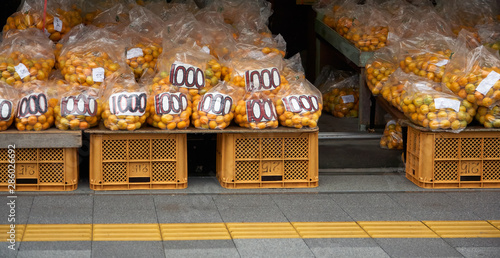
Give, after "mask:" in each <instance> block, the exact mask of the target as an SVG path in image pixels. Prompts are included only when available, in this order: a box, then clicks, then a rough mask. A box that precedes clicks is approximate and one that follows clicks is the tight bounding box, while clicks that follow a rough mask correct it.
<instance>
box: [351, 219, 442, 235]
mask: <svg viewBox="0 0 500 258" xmlns="http://www.w3.org/2000/svg"><path fill="white" fill-rule="evenodd" d="M358 224H359V225H360V226H361V227H362V228H363V229H364V230H365V231H366V232H367V233H368V234H369V235H370V236H371V237H372V238H436V237H439V236H438V235H436V233H434V232H432V230H430V229H429V228H428V227H427V226H425V225H424V224H422V222H420V221H360V222H358Z"/></svg>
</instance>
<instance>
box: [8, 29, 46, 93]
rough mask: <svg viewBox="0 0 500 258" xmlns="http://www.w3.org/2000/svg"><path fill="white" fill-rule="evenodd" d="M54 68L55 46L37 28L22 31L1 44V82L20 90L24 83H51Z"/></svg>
mask: <svg viewBox="0 0 500 258" xmlns="http://www.w3.org/2000/svg"><path fill="white" fill-rule="evenodd" d="M53 67H54V53H53V43H52V41H50V39H47V38H46V37H45V36H44V35H43V33H42V32H41V31H39V30H37V29H27V30H24V31H20V32H18V33H16V34H15V35H12V36H11V37H9V38H7V39H4V40H3V42H2V44H1V45H0V71H1V72H2V78H1V79H0V80H2V81H4V82H6V83H7V84H9V85H12V86H14V87H15V88H16V89H19V88H20V87H21V85H22V84H23V83H24V82H29V81H32V80H47V79H48V77H49V74H50V72H51V70H52V68H53Z"/></svg>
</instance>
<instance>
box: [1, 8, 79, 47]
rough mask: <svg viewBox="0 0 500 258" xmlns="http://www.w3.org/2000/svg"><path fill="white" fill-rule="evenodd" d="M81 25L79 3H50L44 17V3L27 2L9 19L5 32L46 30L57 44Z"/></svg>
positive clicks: (4, 28)
mask: <svg viewBox="0 0 500 258" xmlns="http://www.w3.org/2000/svg"><path fill="white" fill-rule="evenodd" d="M44 19H45V21H44ZM44 22H45V24H44ZM80 23H82V11H81V7H80V6H79V1H66V0H64V1H63V0H52V1H49V3H48V5H47V13H46V15H45V17H44V2H43V1H36V0H25V1H24V2H23V4H22V5H21V7H20V8H19V10H18V12H16V13H14V14H13V15H11V16H10V17H9V18H7V22H6V25H5V26H4V27H3V32H4V33H5V32H7V31H10V30H25V29H28V28H37V29H39V30H42V31H43V30H45V33H46V35H47V36H48V37H49V38H50V39H51V40H53V41H55V42H57V41H58V40H60V39H61V38H62V37H63V36H64V34H66V33H68V32H69V31H70V30H71V28H73V27H74V26H76V25H78V24H80Z"/></svg>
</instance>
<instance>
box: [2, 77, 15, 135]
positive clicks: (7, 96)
mask: <svg viewBox="0 0 500 258" xmlns="http://www.w3.org/2000/svg"><path fill="white" fill-rule="evenodd" d="M18 102H19V92H18V91H17V90H16V89H14V88H13V87H11V86H10V85H8V84H7V83H5V82H0V131H5V130H7V129H8V128H9V126H11V125H12V122H14V118H15V116H16V111H17V103H18Z"/></svg>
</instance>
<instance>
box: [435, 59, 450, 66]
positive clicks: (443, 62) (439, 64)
mask: <svg viewBox="0 0 500 258" xmlns="http://www.w3.org/2000/svg"><path fill="white" fill-rule="evenodd" d="M449 61H450V60H448V59H443V60H441V61H439V62H437V63H436V66H437V67H442V66H445V65H446V64H448V62H449Z"/></svg>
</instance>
